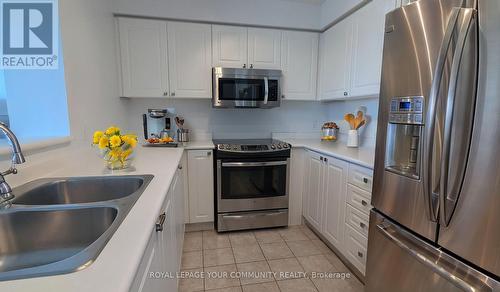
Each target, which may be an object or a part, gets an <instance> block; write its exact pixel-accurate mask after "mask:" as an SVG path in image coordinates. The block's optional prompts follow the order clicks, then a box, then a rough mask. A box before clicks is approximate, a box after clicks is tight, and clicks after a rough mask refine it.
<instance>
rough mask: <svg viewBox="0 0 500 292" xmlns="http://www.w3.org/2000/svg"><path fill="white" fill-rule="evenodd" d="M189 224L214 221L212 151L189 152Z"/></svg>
mask: <svg viewBox="0 0 500 292" xmlns="http://www.w3.org/2000/svg"><path fill="white" fill-rule="evenodd" d="M187 153H188V158H187V160H188V171H187V173H188V178H189V181H188V189H189V196H188V197H189V222H187V223H202V222H213V221H214V162H213V155H212V153H213V152H212V150H188V151H187Z"/></svg>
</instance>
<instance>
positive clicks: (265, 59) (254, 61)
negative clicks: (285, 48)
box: [248, 28, 281, 70]
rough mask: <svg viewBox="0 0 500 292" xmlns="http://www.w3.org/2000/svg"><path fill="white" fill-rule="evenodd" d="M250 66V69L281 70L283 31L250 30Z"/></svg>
mask: <svg viewBox="0 0 500 292" xmlns="http://www.w3.org/2000/svg"><path fill="white" fill-rule="evenodd" d="M248 64H249V66H250V68H260V69H276V70H279V69H281V31H280V30H276V29H265V28H249V29H248Z"/></svg>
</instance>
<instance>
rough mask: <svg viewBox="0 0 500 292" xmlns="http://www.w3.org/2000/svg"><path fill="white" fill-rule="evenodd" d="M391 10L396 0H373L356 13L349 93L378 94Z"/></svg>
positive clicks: (360, 94) (358, 94)
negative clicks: (386, 27)
mask: <svg viewBox="0 0 500 292" xmlns="http://www.w3.org/2000/svg"><path fill="white" fill-rule="evenodd" d="M392 9H394V1H393V0H373V1H371V2H369V3H368V4H366V6H364V7H362V8H361V9H359V10H358V11H357V12H356V13H355V14H354V15H353V17H354V19H353V34H352V38H353V40H352V61H351V63H352V68H351V78H350V80H351V86H350V87H351V88H350V90H349V95H350V96H358V97H363V96H378V95H379V92H380V78H381V73H382V72H381V69H382V53H383V49H384V26H385V14H386V13H387V12H389V11H390V10H392Z"/></svg>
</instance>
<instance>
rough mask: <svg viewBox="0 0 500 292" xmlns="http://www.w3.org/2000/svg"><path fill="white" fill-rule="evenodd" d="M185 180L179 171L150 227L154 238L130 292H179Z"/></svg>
mask: <svg viewBox="0 0 500 292" xmlns="http://www.w3.org/2000/svg"><path fill="white" fill-rule="evenodd" d="M183 180H184V175H183V172H182V171H181V168H180V167H179V169H178V170H177V172H176V174H175V176H174V178H173V180H172V183H171V185H170V188H169V191H168V194H167V195H166V198H165V202H164V203H163V206H162V208H161V211H160V214H159V215H158V219H157V221H156V223H154V224H151V225H152V226H151V236H150V239H149V242H148V244H147V246H146V249H145V251H144V254H143V257H142V260H141V263H140V264H139V267H138V269H137V272H136V276H135V278H134V280H133V282H132V286H131V287H130V291H131V292H165V291H177V287H178V280H177V279H176V277H175V275H176V273H177V272H179V271H180V267H181V255H182V245H183V240H184V218H183V216H184V214H183V208H182V205H183V204H184V191H183V188H182V183H183ZM158 227H159V228H158ZM181 231H182V234H181V233H180V232H181Z"/></svg>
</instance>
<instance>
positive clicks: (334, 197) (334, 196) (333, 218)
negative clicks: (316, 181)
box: [321, 157, 349, 250]
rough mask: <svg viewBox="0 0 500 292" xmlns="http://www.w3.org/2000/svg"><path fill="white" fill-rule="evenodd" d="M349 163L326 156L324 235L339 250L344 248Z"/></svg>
mask: <svg viewBox="0 0 500 292" xmlns="http://www.w3.org/2000/svg"><path fill="white" fill-rule="evenodd" d="M348 167H349V164H348V163H347V162H345V161H342V160H338V159H335V158H331V157H327V158H326V167H325V183H324V187H325V194H324V200H323V204H322V206H324V208H325V209H324V214H325V215H324V217H323V221H322V229H321V230H322V232H323V235H324V236H325V237H326V238H327V239H328V241H330V243H331V244H333V245H334V246H335V247H336V248H338V249H339V250H342V242H343V235H344V221H345V220H344V218H345V215H344V214H345V206H346V191H347V171H348Z"/></svg>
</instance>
